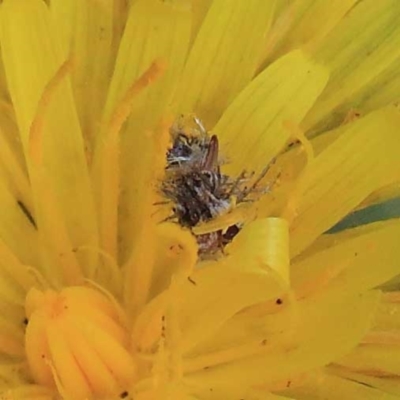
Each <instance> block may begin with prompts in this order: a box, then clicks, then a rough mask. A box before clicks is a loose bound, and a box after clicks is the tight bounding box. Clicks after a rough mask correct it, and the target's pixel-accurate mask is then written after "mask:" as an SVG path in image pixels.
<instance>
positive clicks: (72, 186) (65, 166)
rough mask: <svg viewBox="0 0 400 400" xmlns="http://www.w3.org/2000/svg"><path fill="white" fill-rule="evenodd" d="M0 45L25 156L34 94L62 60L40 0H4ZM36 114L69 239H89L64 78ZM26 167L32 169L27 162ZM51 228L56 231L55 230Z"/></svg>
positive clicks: (87, 205) (81, 165) (79, 154)
mask: <svg viewBox="0 0 400 400" xmlns="http://www.w3.org/2000/svg"><path fill="white" fill-rule="evenodd" d="M1 50H2V55H3V60H4V65H5V70H6V76H7V81H8V87H9V90H10V93H11V97H12V100H13V103H14V106H15V111H16V115H17V121H18V125H19V129H20V134H21V140H22V143H23V145H24V150H25V153H26V156H28V158H29V153H28V152H29V149H28V141H29V134H30V128H31V124H32V121H33V119H34V118H35V114H36V113H37V107H38V102H39V99H40V98H41V97H42V95H43V91H44V88H45V87H46V85H47V84H48V83H49V81H50V80H51V78H52V77H53V75H54V73H55V71H56V70H57V69H58V68H59V66H60V65H61V64H62V61H64V60H61V59H60V52H59V46H58V43H57V33H56V32H55V31H54V25H53V24H52V22H51V18H50V13H49V10H48V9H47V6H46V4H45V3H44V2H42V1H40V0H22V1H18V2H15V1H5V2H3V4H2V6H1ZM27 66H28V67H27ZM41 117H42V118H43V126H42V129H43V132H42V137H43V141H42V152H43V166H44V168H45V169H46V174H47V176H48V179H49V182H50V184H51V187H52V188H53V190H54V193H55V196H56V199H57V204H58V206H59V208H60V210H61V213H62V216H63V218H64V219H65V224H66V226H67V230H68V234H69V236H70V239H71V242H72V245H73V246H74V245H75V246H78V245H81V244H83V243H84V244H89V243H94V242H95V241H96V228H95V218H94V207H93V202H92V198H91V193H90V181H89V176H88V171H87V166H86V161H85V156H84V153H83V144H82V138H81V133H80V128H79V123H78V118H77V115H76V111H75V108H74V100H73V97H72V91H71V88H70V85H69V83H68V81H63V82H60V84H59V86H58V87H57V88H55V89H54V96H53V98H52V101H51V102H49V104H48V105H47V109H46V110H44V111H43V115H42V116H41ZM55 133H56V134H55ZM29 169H30V172H32V170H31V169H32V166H31V165H30V166H29ZM33 190H35V188H33ZM41 212H43V209H42V210H38V213H36V217H37V218H38V220H39V219H40V217H41ZM50 234H51V235H54V236H56V235H57V232H52V233H50Z"/></svg>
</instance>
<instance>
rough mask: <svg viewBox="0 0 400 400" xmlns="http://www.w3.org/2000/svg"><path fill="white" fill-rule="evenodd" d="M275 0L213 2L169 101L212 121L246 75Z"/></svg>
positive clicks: (250, 74) (247, 78) (256, 56)
mask: <svg viewBox="0 0 400 400" xmlns="http://www.w3.org/2000/svg"><path fill="white" fill-rule="evenodd" d="M274 6H275V1H274V0H270V1H263V0H248V1H246V2H242V1H229V0H228V1H227V0H216V1H213V3H212V4H211V7H210V9H209V11H208V13H207V16H206V18H205V20H204V22H203V24H202V26H201V29H200V32H199V34H198V35H197V38H196V40H195V42H194V44H193V47H192V49H191V53H190V56H189V59H188V61H187V63H186V65H185V70H184V72H183V76H182V80H181V84H180V86H179V88H178V91H177V94H176V99H175V101H176V102H177V103H178V104H179V109H178V111H179V113H183V114H190V113H192V112H194V113H195V114H196V115H198V116H199V117H200V118H201V119H203V120H204V122H205V124H206V125H208V126H213V125H214V124H215V123H216V121H218V119H219V118H220V116H221V114H222V112H223V110H224V109H225V108H226V106H227V105H228V104H229V103H230V102H231V101H232V100H233V99H234V97H235V96H236V94H237V93H238V92H240V91H241V90H242V89H243V88H244V87H245V86H246V85H247V83H248V82H250V80H251V79H252V77H253V75H254V73H255V70H256V67H257V63H258V61H259V59H260V56H261V54H260V53H261V49H262V45H263V42H264V36H265V34H266V32H267V31H268V29H269V25H270V23H271V20H272V15H273V11H274Z"/></svg>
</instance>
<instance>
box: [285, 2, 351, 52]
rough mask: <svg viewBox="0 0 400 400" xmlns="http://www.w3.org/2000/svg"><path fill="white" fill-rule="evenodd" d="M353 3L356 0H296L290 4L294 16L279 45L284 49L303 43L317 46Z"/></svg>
mask: <svg viewBox="0 0 400 400" xmlns="http://www.w3.org/2000/svg"><path fill="white" fill-rule="evenodd" d="M355 3H356V0H345V1H343V0H333V1H329V2H327V1H325V0H306V1H304V0H296V1H295V2H294V4H293V5H292V7H293V9H294V11H293V13H294V15H295V17H294V20H293V21H292V24H291V28H290V31H289V35H288V37H286V38H285V40H284V44H281V46H284V48H285V49H286V51H287V50H288V49H292V48H295V47H298V46H304V45H307V47H308V48H313V47H315V46H317V45H318V44H320V43H321V42H322V40H323V39H324V38H325V36H326V35H327V34H328V33H329V32H330V31H331V30H332V29H334V28H335V26H336V25H337V23H338V22H339V21H340V20H341V19H342V18H343V16H344V15H345V14H346V13H347V12H348V11H349V10H350V9H351V8H352V6H353V5H354V4H355Z"/></svg>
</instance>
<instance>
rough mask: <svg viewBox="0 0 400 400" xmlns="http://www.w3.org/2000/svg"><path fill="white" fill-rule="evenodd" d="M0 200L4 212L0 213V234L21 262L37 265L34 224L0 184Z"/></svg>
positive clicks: (36, 237) (37, 255)
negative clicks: (5, 210)
mask: <svg viewBox="0 0 400 400" xmlns="http://www.w3.org/2000/svg"><path fill="white" fill-rule="evenodd" d="M0 202H1V204H2V207H4V209H7V212H6V213H4V212H3V213H1V214H0V236H1V238H2V239H3V240H4V242H5V243H6V245H7V246H8V247H9V248H10V249H11V250H12V252H13V253H14V254H16V255H17V256H18V258H19V259H20V260H22V262H24V263H26V264H30V265H34V266H36V265H38V261H39V251H38V236H37V232H36V229H35V227H34V225H32V223H31V221H30V220H29V219H28V218H27V216H26V215H25V213H24V211H23V209H22V208H21V206H20V205H19V204H18V202H17V200H16V199H15V197H14V196H12V195H11V193H10V192H9V191H8V190H7V189H6V188H5V187H4V186H3V185H1V184H0Z"/></svg>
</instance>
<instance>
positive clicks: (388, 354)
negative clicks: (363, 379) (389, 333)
mask: <svg viewBox="0 0 400 400" xmlns="http://www.w3.org/2000/svg"><path fill="white" fill-rule="evenodd" d="M336 363H337V364H339V365H342V366H344V367H346V368H349V369H353V370H355V371H366V372H368V371H376V372H375V373H376V374H377V375H397V376H399V375H400V346H398V345H397V346H396V345H391V346H390V345H384V346H382V345H379V344H378V345H362V346H359V347H357V349H355V350H354V351H352V352H351V353H350V354H348V355H346V356H345V357H343V358H342V359H340V360H337V361H336Z"/></svg>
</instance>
